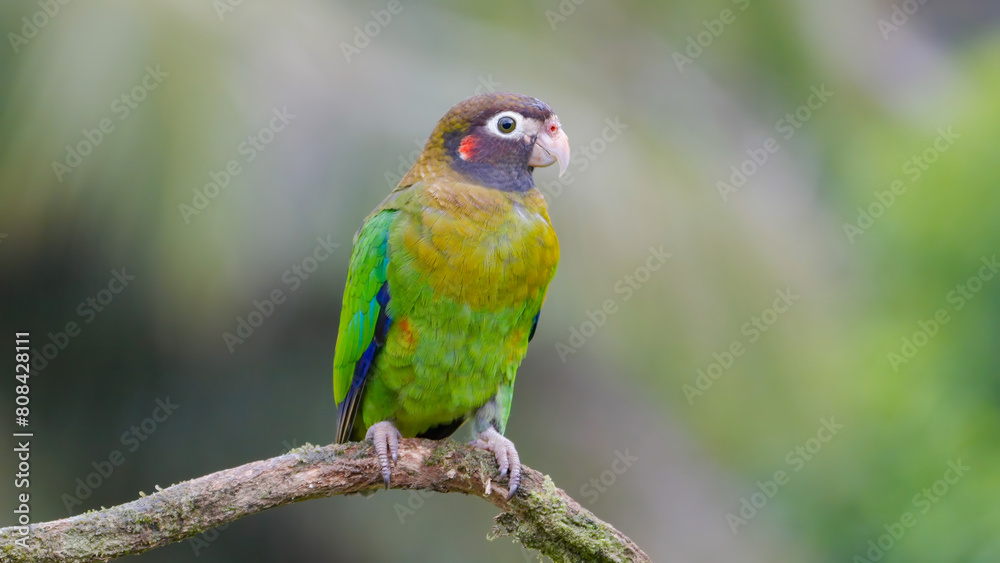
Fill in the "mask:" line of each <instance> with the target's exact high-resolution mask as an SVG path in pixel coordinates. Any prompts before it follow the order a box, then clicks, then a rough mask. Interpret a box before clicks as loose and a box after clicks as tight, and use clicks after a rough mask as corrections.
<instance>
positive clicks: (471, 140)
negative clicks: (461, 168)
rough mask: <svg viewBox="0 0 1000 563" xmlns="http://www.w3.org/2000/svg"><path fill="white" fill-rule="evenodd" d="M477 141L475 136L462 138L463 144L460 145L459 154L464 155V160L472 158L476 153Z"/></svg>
mask: <svg viewBox="0 0 1000 563" xmlns="http://www.w3.org/2000/svg"><path fill="white" fill-rule="evenodd" d="M477 142H478V141H477V140H476V138H475V137H474V136H472V135H468V136H466V137H465V138H464V139H462V144H460V145H459V146H458V156H460V157H462V160H471V159H472V157H474V156H475V155H476V143H477Z"/></svg>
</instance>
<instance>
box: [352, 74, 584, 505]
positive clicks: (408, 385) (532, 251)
mask: <svg viewBox="0 0 1000 563" xmlns="http://www.w3.org/2000/svg"><path fill="white" fill-rule="evenodd" d="M569 158H570V148H569V140H568V138H567V137H566V134H565V133H564V132H563V129H562V125H561V124H560V123H559V118H558V117H556V115H555V113H553V112H552V109H551V108H550V107H549V106H548V105H547V104H545V103H544V102H542V101H540V100H537V99H535V98H530V97H528V96H523V95H520V94H511V93H489V94H483V95H480V96H475V97H473V98H469V99H468V100H465V101H463V102H461V103H459V104H458V105H456V106H454V107H453V108H451V109H450V110H449V111H448V113H446V114H445V116H444V117H443V118H442V119H441V120H440V121H439V122H438V124H437V126H436V127H435V128H434V131H433V132H432V133H431V136H430V138H429V139H428V141H427V144H426V145H425V146H424V149H423V152H422V153H421V154H420V156H419V157H418V158H417V160H416V161H415V162H414V164H413V166H412V167H411V168H410V170H409V171H408V172H407V174H406V176H404V177H403V179H402V180H401V181H400V182H399V185H398V186H396V188H395V189H394V190H393V191H392V192H391V193H390V194H389V195H388V197H386V198H385V200H384V201H383V202H382V203H381V204H380V205H379V206H378V207H376V208H375V210H374V211H372V212H371V214H370V215H368V217H367V218H366V219H365V220H364V222H363V223H362V225H361V229H360V230H359V231H358V232H357V234H356V235H355V237H354V248H353V251H352V253H351V260H350V267H349V270H348V274H347V286H346V288H345V290H344V302H343V309H342V311H341V315H340V330H339V333H338V335H337V346H336V351H335V353H334V365H333V391H334V398H335V399H336V401H337V404H338V412H337V442H340V443H343V442H346V441H348V440H360V439H361V438H362V437H363V438H364V439H366V440H371V441H373V442H374V445H375V450H376V453H377V455H378V460H379V464H380V465H381V470H382V476H383V478H384V480H385V484H386V487H388V486H389V478H390V475H391V464H390V459H391V460H392V462H395V461H396V460H397V458H398V450H399V438H400V437H402V436H406V437H414V436H417V437H424V438H430V439H442V438H445V437H447V436H449V435H451V434H452V433H453V432H454V431H455V430H456V429H457V428H458V427H459V426H460V425H461V424H462V423H463V422H465V421H466V420H468V419H472V424H473V425H474V428H473V429H474V431H475V432H476V434H477V438H476V439H475V440H474V441H473V442H472V445H473V446H475V447H479V448H483V449H487V450H490V451H492V452H494V455H495V456H496V459H497V463H498V464H499V466H500V477H501V479H502V478H504V477H506V476H507V474H508V470H509V473H510V479H509V488H508V498H510V497H511V496H513V495H514V493H515V492H516V491H517V487H518V484H519V483H520V480H521V464H520V461H519V457H518V454H517V450H516V449H515V448H514V444H513V442H511V441H510V440H509V439H507V438H505V437H504V436H503V433H504V429H505V428H506V426H507V417H508V415H509V414H510V406H511V398H512V395H513V390H514V376H515V374H516V372H517V368H518V366H519V365H520V363H521V360H522V359H523V358H524V355H525V353H526V352H527V349H528V341H529V340H531V337H532V336H533V335H534V333H535V328H536V326H537V325H538V316H539V311H540V309H541V307H542V302H543V301H544V300H545V293H546V288H547V287H548V285H549V282H550V281H551V280H552V277H553V276H554V275H555V271H556V264H557V263H558V261H559V243H558V241H557V239H556V234H555V231H553V229H552V224H551V222H550V221H549V216H548V211H547V208H546V204H545V198H544V197H543V196H542V194H541V193H540V192H539V191H538V189H537V188H535V183H534V179H533V177H532V172H533V171H534V169H535V167H539V166H549V165H550V164H553V163H558V164H559V173H560V175H561V174H562V173H563V172H565V170H566V166H567V165H568V164H569Z"/></svg>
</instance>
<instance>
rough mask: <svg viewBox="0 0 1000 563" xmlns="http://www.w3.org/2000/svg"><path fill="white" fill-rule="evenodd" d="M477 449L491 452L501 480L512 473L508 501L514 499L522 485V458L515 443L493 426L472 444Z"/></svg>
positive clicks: (509, 481)
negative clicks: (494, 457)
mask: <svg viewBox="0 0 1000 563" xmlns="http://www.w3.org/2000/svg"><path fill="white" fill-rule="evenodd" d="M470 445H471V446H473V447H475V448H480V449H484V450H489V451H491V452H493V455H495V456H496V458H497V465H499V466H500V478H501V479H503V478H504V477H506V476H507V473H508V471H509V472H510V479H509V480H508V486H509V489H508V490H509V492H508V493H507V500H510V499H511V498H513V497H514V493H516V492H517V488H518V487H519V486H520V485H521V457H520V456H518V455H517V448H515V447H514V442H511V441H510V440H508V439H507V438H504V437H503V435H502V434H500V433H499V432H497V431H496V429H495V428H493V427H492V426H490V427H489V429H487V430H486V431H485V432H481V433H480V434H479V436H478V437H477V438H476V439H475V440H473V441H472V442H471V443H470Z"/></svg>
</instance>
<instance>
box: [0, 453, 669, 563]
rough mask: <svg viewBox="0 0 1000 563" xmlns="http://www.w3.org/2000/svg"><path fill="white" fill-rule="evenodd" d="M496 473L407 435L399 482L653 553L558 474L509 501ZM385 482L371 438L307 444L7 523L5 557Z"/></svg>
mask: <svg viewBox="0 0 1000 563" xmlns="http://www.w3.org/2000/svg"><path fill="white" fill-rule="evenodd" d="M496 476H497V468H496V461H495V460H494V457H493V455H492V454H490V453H489V452H484V451H482V450H477V449H474V448H472V447H470V446H467V445H464V444H459V443H457V442H453V441H450V440H448V441H442V442H435V441H431V440H419V439H407V440H402V442H401V443H400V452H399V461H398V462H397V464H396V466H395V467H394V468H393V471H392V487H393V488H394V489H427V490H433V491H439V492H452V493H465V494H467V495H474V496H478V497H481V498H483V499H486V500H488V501H489V502H491V503H493V504H495V505H496V506H497V507H499V508H500V509H501V510H503V512H502V513H501V514H500V515H498V516H497V517H496V523H495V525H494V526H493V533H494V535H496V536H505V535H509V536H513V537H515V538H517V539H518V540H520V542H521V543H522V544H524V545H525V546H527V547H530V548H533V549H537V550H539V551H541V552H542V553H544V554H545V555H548V556H549V557H551V558H552V559H553V560H555V561H649V557H648V556H646V554H645V553H643V551H642V550H641V549H639V547H638V546H637V545H635V543H633V542H632V540H630V539H629V538H628V537H626V536H625V535H624V534H622V533H621V532H619V531H618V530H616V529H614V528H613V527H611V526H610V525H608V524H606V523H605V522H602V521H601V520H599V519H598V518H597V517H596V516H594V515H593V514H592V513H591V512H590V511H589V510H587V509H585V508H583V507H582V506H580V504H579V503H577V502H576V501H575V500H573V499H572V498H570V496H569V495H567V494H566V493H565V492H563V491H562V490H561V489H558V488H556V487H555V485H553V484H552V480H551V479H549V477H547V476H545V475H542V474H541V473H539V472H538V471H535V470H533V469H530V468H528V467H524V477H523V480H522V481H521V487H520V490H519V491H518V493H517V495H516V496H515V497H514V498H512V499H511V500H509V501H507V500H505V497H506V494H507V490H506V488H505V487H504V486H503V485H499V484H497V483H495V482H494V479H495V478H496ZM382 486H383V484H382V476H381V474H380V473H379V469H378V465H377V462H376V460H375V456H374V449H373V448H372V447H371V446H368V445H366V444H362V443H352V444H344V445H339V444H334V445H329V446H326V447H322V448H320V447H317V446H312V445H306V446H303V447H301V448H297V449H295V450H292V451H291V452H289V453H287V454H285V455H282V456H278V457H274V458H271V459H266V460H261V461H255V462H253V463H248V464H246V465H241V466H239V467H234V468H232V469H226V470H223V471H219V472H216V473H212V474H210V475H206V476H204V477H199V478H197V479H192V480H190V481H185V482H183V483H179V484H177V485H173V486H171V487H169V488H166V489H163V490H161V491H159V492H157V493H156V494H153V495H149V496H143V497H141V498H139V499H138V500H134V501H132V502H129V503H127V504H122V505H119V506H113V507H111V508H106V509H103V510H99V511H90V512H87V513H84V514H80V515H77V516H73V517H71V518H65V519H62V520H54V521H52V522H43V523H39V524H32V525H31V526H30V534H29V535H28V536H27V538H26V541H25V539H24V538H25V536H23V535H21V534H20V531H19V528H18V527H9V528H3V529H0V555H2V557H0V559H2V560H3V561H11V562H14V561H33V562H34V561H61V562H66V561H105V560H107V559H112V558H115V557H122V556H124V555H134V554H137V553H142V552H145V551H149V550H151V549H154V548H157V547H160V546H163V545H167V544H169V543H173V542H178V541H181V540H183V539H185V538H189V537H192V536H195V535H197V534H199V533H201V532H203V531H205V530H208V529H210V528H214V527H216V526H219V525H222V524H225V523H227V522H231V521H233V520H237V519H239V518H242V517H244V516H249V515H251V514H256V513H258V512H261V511H263V510H267V509H268V508H274V507H276V506H281V505H285V504H290V503H293V502H299V501H303V500H308V499H311V498H319V497H329V496H334V495H342V494H348V493H357V492H361V491H371V490H375V489H378V488H380V487H382ZM18 539H21V541H20V542H17V541H16V540H18ZM22 545H26V546H27V547H22Z"/></svg>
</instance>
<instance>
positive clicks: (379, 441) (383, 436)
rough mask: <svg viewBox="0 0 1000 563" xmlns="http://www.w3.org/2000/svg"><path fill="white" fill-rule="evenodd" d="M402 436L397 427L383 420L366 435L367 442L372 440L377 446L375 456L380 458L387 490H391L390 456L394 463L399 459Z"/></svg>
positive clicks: (374, 425)
mask: <svg viewBox="0 0 1000 563" xmlns="http://www.w3.org/2000/svg"><path fill="white" fill-rule="evenodd" d="M401 437H402V435H401V434H400V433H399V430H396V427H395V426H394V425H393V424H392V423H391V422H389V421H388V420H383V421H382V422H378V423H376V424H373V425H372V427H371V428H369V429H368V433H367V434H365V440H371V441H372V442H373V443H374V444H375V454H376V455H377V456H378V463H379V465H380V466H381V467H382V478H383V479H385V488H387V489H388V488H389V476H390V475H391V474H392V470H391V467H390V464H389V456H390V455H391V456H392V463H396V460H398V459H399V439H400V438H401Z"/></svg>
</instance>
